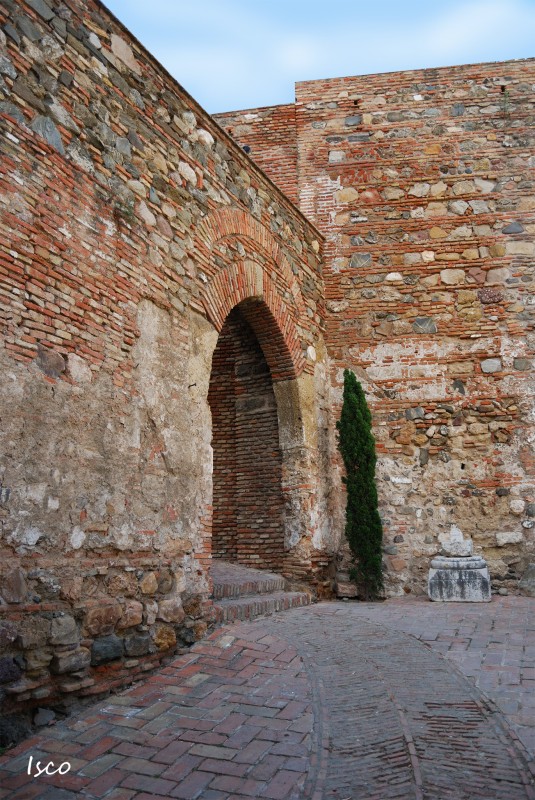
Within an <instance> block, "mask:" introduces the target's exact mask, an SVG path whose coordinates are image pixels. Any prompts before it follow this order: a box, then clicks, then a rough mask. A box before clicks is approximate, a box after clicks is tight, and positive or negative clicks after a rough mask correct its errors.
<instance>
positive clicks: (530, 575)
mask: <svg viewBox="0 0 535 800" xmlns="http://www.w3.org/2000/svg"><path fill="white" fill-rule="evenodd" d="M518 588H519V589H520V591H521V592H522V594H525V595H527V596H528V597H535V564H528V568H527V570H526V571H525V572H524V574H523V576H522V578H521V580H520V583H519V584H518Z"/></svg>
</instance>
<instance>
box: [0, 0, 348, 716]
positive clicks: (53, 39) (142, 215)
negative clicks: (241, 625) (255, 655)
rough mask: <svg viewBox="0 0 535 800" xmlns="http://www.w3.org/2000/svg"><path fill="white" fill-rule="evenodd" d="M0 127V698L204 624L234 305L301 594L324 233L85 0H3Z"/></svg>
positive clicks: (319, 415) (322, 474) (82, 687)
mask: <svg viewBox="0 0 535 800" xmlns="http://www.w3.org/2000/svg"><path fill="white" fill-rule="evenodd" d="M0 125H1V132H0V137H1V158H0V184H1V191H0V326H1V329H2V342H1V349H0V374H1V376H2V377H1V381H0V417H1V420H2V425H1V431H0V455H1V459H0V486H1V488H0V526H1V543H0V556H1V558H0V651H1V652H0V704H1V709H2V711H9V710H10V709H12V708H16V707H21V706H23V705H24V704H32V703H33V704H44V703H50V702H53V701H54V700H55V699H57V698H58V697H59V696H60V695H65V694H73V693H74V694H78V695H82V696H87V695H92V694H99V693H101V692H103V691H105V690H107V689H110V688H113V687H114V686H118V685H120V684H121V683H124V681H126V680H130V681H131V680H132V679H135V678H136V676H138V675H140V674H142V673H143V672H144V671H145V670H147V669H149V668H151V667H152V666H154V665H156V664H157V663H159V662H160V661H161V659H162V658H163V657H164V656H165V655H166V654H169V653H171V652H173V650H174V649H175V648H176V647H177V645H178V646H187V645H188V644H189V643H191V642H192V641H194V640H195V639H197V638H200V637H202V636H203V635H204V633H205V631H206V628H207V623H209V622H210V618H211V617H210V608H211V601H210V599H209V597H210V576H209V564H210V557H211V524H212V447H211V437H212V432H211V429H212V426H211V414H210V407H209V403H208V390H209V384H210V375H211V366H212V354H213V352H214V350H215V348H216V345H217V342H218V336H219V332H220V331H221V330H222V329H223V327H224V324H225V320H226V318H227V316H228V315H229V314H230V313H231V312H232V311H233V309H234V308H235V307H236V306H239V307H240V308H244V311H243V314H244V318H247V309H248V308H249V309H250V308H251V307H252V308H253V312H254V313H253V314H252V316H251V317H250V318H249V322H248V324H249V326H250V329H251V334H250V336H251V337H252V338H253V339H254V340H255V341H256V342H257V344H256V347H257V349H258V347H260V348H261V350H262V352H263V354H264V357H265V362H264V366H263V367H262V369H263V374H264V380H265V383H267V384H268V386H267V389H268V390H269V391H270V392H271V395H270V396H271V398H272V401H271V406H270V411H271V423H270V424H271V425H273V413H275V420H276V419H277V417H278V422H279V431H278V440H277V438H275V444H274V448H273V449H274V451H277V453H276V454H275V456H274V457H275V459H276V460H277V465H278V466H277V470H276V476H275V477H276V480H275V484H276V485H277V486H278V493H277V497H276V502H275V503H274V504H273V510H272V509H271V508H270V505H269V504H267V505H266V507H265V509H264V513H265V515H266V516H267V517H269V516H270V514H272V513H273V515H274V518H275V528H276V535H277V537H278V539H277V541H278V544H279V548H283V549H284V554H282V553H280V554H279V563H280V564H281V565H282V567H283V568H285V569H286V571H287V573H288V574H289V575H290V576H292V577H297V578H301V577H306V578H308V579H309V580H310V581H311V582H312V584H314V585H316V586H318V587H319V586H321V585H322V583H323V582H324V581H325V575H324V568H325V567H326V565H327V564H328V563H329V562H330V561H332V557H333V545H332V541H331V538H330V535H329V525H330V515H329V514H327V502H328V475H327V470H326V469H325V466H326V460H325V458H323V457H322V456H321V455H320V454H319V451H320V446H321V442H322V440H323V438H325V428H326V425H327V423H326V422H325V420H326V419H327V413H328V382H327V380H326V375H327V372H326V366H325V358H326V356H325V347H324V345H323V336H322V326H323V318H322V315H323V285H322V279H321V271H320V249H321V236H320V234H319V233H318V232H317V231H316V230H315V229H314V227H313V226H312V225H311V224H310V223H309V222H308V221H307V220H306V219H305V218H304V217H303V215H302V214H301V213H300V212H299V211H298V210H297V209H296V208H295V207H294V206H293V205H292V204H291V202H290V201H289V200H288V199H287V198H286V197H285V195H284V194H283V193H282V192H281V191H280V190H279V189H278V188H276V187H275V186H274V185H273V184H272V183H271V182H270V181H269V179H268V178H267V177H266V176H265V175H264V174H263V173H262V172H261V171H260V170H259V169H258V168H257V167H256V166H255V165H254V163H253V162H252V161H251V160H250V159H249V158H248V156H247V155H246V154H245V153H244V152H243V150H242V149H241V148H240V147H238V146H237V145H236V144H234V142H233V141H232V140H231V139H230V137H229V136H228V135H227V134H226V133H225V132H224V131H223V130H222V129H221V128H220V127H219V126H218V125H216V124H215V123H214V121H213V120H212V119H211V117H210V116H209V115H208V114H206V112H204V111H203V110H202V109H201V108H200V107H199V106H198V105H197V104H196V103H195V101H194V100H193V99H192V98H191V97H189V96H188V94H187V93H186V92H185V91H184V90H183V89H182V88H181V87H180V86H178V85H177V84H176V82H175V81H174V80H173V79H172V78H171V77H170V76H169V75H168V74H167V73H166V72H165V71H164V70H163V68H162V67H161V66H160V65H159V64H158V63H157V62H156V61H155V60H154V59H153V58H152V57H151V56H150V54H148V53H147V52H146V51H145V50H144V49H143V47H142V46H141V45H140V44H139V43H138V42H137V41H135V40H134V39H133V37H132V36H131V35H130V34H129V33H128V32H127V31H126V30H125V29H124V28H123V27H122V26H121V25H120V23H119V22H118V21H117V20H115V19H114V18H113V17H112V16H111V15H110V13H109V12H108V11H107V10H106V9H105V8H104V7H103V6H102V5H100V4H99V3H98V2H93V1H92V0H90V1H89V2H81V0H80V1H78V0H67V1H66V2H59V0H28V1H27V2H12V1H11V0H4V1H3V2H2V4H1V7H0ZM251 304H252V306H251ZM233 313H238V314H239V313H241V312H233ZM266 363H267V366H268V367H269V369H268V371H267V373H266V366H265V364H266ZM273 398H275V399H276V411H275V412H274V407H273V404H274V403H275V400H273ZM237 402H238V400H237ZM247 435H248V434H247V431H245V433H244V437H245V439H247ZM323 449H325V448H323ZM241 457H242V458H243V455H242V456H241ZM322 470H323V471H322ZM277 481H278V483H277ZM236 491H238V490H237V489H236ZM244 491H247V487H245V489H244ZM236 502H237V503H238V504H239V497H237V499H236ZM245 527H246V531H245V535H246V536H247V535H248V536H249V537H250V538H249V540H248V541H247V542H245V544H244V542H243V540H242V546H243V547H244V549H248V552H249V554H251V553H252V556H253V557H254V556H255V553H256V554H257V555H256V557H258V553H257V550H255V547H256V544H255V542H256V539H257V537H256V531H255V530H254V529H253V528H252V527H251V526H250V525H247V526H245ZM245 545H246V546H245ZM283 555H284V557H283ZM285 559H286V560H285ZM283 562H284V563H283Z"/></svg>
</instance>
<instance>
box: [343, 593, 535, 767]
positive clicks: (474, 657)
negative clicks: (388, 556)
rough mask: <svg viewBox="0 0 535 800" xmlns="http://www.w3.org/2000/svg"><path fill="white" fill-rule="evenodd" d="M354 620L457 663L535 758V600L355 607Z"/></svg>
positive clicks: (424, 601)
mask: <svg viewBox="0 0 535 800" xmlns="http://www.w3.org/2000/svg"><path fill="white" fill-rule="evenodd" d="M352 609H353V614H356V615H357V616H363V617H366V618H367V619H370V620H372V621H373V622H380V623H381V624H384V625H388V626H394V627H396V628H397V629H398V630H402V631H405V632H406V633H410V634H411V635H412V636H415V637H416V638H418V639H420V641H422V642H425V643H426V644H427V645H429V647H431V648H432V649H433V650H435V651H437V652H439V653H442V654H443V655H444V656H446V658H448V659H450V660H451V661H453V662H454V663H455V664H456V665H457V666H458V668H459V669H460V670H461V672H462V673H463V675H466V676H467V677H468V678H470V679H471V680H473V681H474V682H475V684H476V686H477V687H478V688H479V689H480V690H481V691H482V692H484V693H485V694H486V695H487V697H490V698H491V699H492V700H493V701H494V702H495V703H496V705H497V706H498V708H499V709H500V711H502V712H503V713H504V714H505V716H506V717H507V719H508V721H509V722H510V723H511V725H512V727H513V729H514V730H515V732H516V733H517V735H518V736H519V738H520V739H521V740H522V742H523V743H524V745H525V747H526V748H527V749H528V750H529V751H530V753H531V755H532V756H535V600H533V599H532V598H529V597H515V596H509V597H499V596H498V597H493V599H492V602H491V603H490V605H487V604H484V605H483V604H473V603H429V601H428V600H427V599H426V598H418V599H415V600H412V599H411V600H409V599H400V600H389V601H388V602H387V603H381V604H377V603H374V604H371V603H357V604H352Z"/></svg>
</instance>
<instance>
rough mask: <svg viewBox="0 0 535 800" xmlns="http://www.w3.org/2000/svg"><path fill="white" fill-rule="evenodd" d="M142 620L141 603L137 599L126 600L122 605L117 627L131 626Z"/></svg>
mask: <svg viewBox="0 0 535 800" xmlns="http://www.w3.org/2000/svg"><path fill="white" fill-rule="evenodd" d="M142 622H143V603H140V602H139V601H138V600H127V601H126V603H125V605H124V611H123V614H122V616H121V619H120V620H119V622H118V623H117V627H118V628H120V629H123V628H133V627H135V626H136V625H140V624H141V623H142Z"/></svg>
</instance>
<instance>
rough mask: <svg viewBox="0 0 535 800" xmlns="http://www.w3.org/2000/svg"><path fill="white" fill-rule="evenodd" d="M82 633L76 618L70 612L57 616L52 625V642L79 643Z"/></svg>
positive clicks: (54, 643) (56, 643)
mask: <svg viewBox="0 0 535 800" xmlns="http://www.w3.org/2000/svg"><path fill="white" fill-rule="evenodd" d="M79 640H80V633H79V631H78V626H77V624H76V622H75V621H74V618H73V617H71V616H70V615H69V614H65V615H64V616H63V617H55V618H54V619H53V620H52V623H51V626H50V640H49V641H50V644H53V645H59V644H63V645H65V644H78V642H79Z"/></svg>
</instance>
